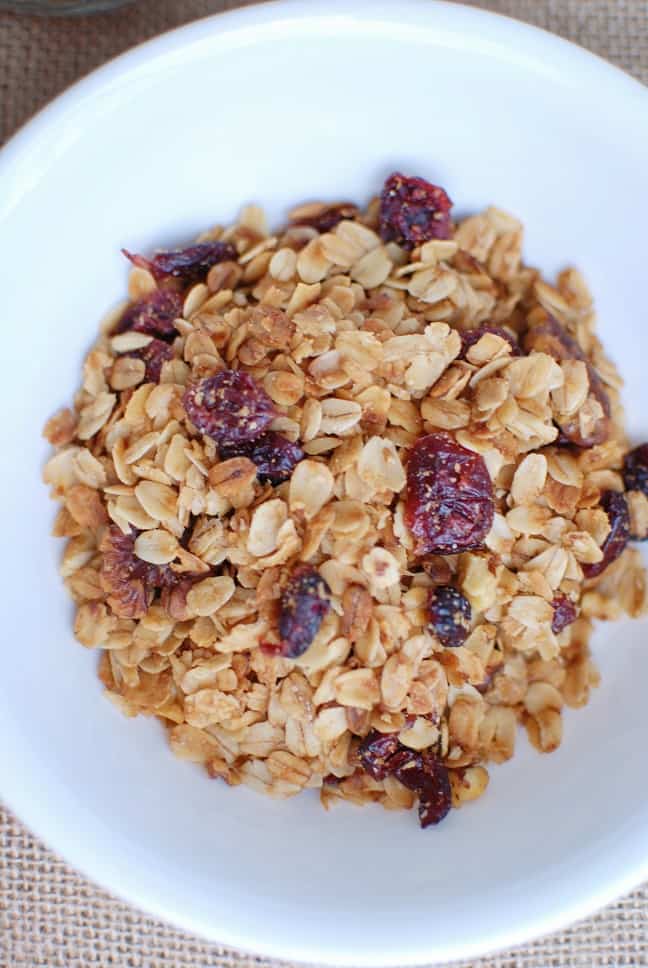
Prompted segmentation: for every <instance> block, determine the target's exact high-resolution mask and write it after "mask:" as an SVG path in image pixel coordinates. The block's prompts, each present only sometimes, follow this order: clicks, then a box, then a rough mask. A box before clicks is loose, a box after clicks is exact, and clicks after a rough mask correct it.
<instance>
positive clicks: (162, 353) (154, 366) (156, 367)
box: [125, 339, 173, 383]
mask: <svg viewBox="0 0 648 968" xmlns="http://www.w3.org/2000/svg"><path fill="white" fill-rule="evenodd" d="M125 355H126V356H131V357H134V358H135V359H136V360H143V361H144V364H145V366H146V370H145V372H144V379H145V381H146V382H147V383H159V382H160V375H161V373H162V364H163V363H166V361H167V360H172V359H173V347H172V346H169V344H168V343H164V342H163V341H162V340H161V339H152V340H151V342H150V343H147V344H146V346H142V347H141V348H140V349H138V350H133V351H132V352H131V353H126V354H125Z"/></svg>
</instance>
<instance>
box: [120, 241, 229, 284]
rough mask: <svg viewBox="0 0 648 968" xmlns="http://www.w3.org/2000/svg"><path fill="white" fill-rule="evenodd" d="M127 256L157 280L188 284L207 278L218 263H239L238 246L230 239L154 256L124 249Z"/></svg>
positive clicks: (201, 243) (159, 253) (203, 243)
mask: <svg viewBox="0 0 648 968" xmlns="http://www.w3.org/2000/svg"><path fill="white" fill-rule="evenodd" d="M122 252H123V253H124V255H125V256H126V258H127V259H130V261H131V262H132V263H133V265H135V266H139V268H140V269H148V271H149V272H150V273H152V274H153V275H154V276H155V278H156V279H168V278H173V279H180V280H181V281H182V282H183V283H184V284H185V285H190V284H191V283H194V282H198V281H199V280H200V279H204V277H205V276H206V275H207V273H208V272H209V270H210V269H211V267H212V266H215V265H216V263H218V262H236V260H237V258H238V256H237V252H236V249H235V248H234V246H233V245H232V244H231V243H230V242H199V243H198V244H197V245H190V246H189V247H188V248H186V249H173V250H172V251H170V252H157V253H156V254H155V255H154V256H153V258H152V259H147V258H146V257H145V256H143V255H134V254H133V253H132V252H129V251H128V250H127V249H122Z"/></svg>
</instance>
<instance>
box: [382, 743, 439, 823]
mask: <svg viewBox="0 0 648 968" xmlns="http://www.w3.org/2000/svg"><path fill="white" fill-rule="evenodd" d="M395 776H396V779H397V780H400V782H401V783H402V784H403V786H406V787H407V789H408V790H412V792H413V793H416V794H418V798H419V805H418V815H419V821H420V824H421V827H423V828H425V827H429V826H431V825H432V824H438V823H440V822H441V821H442V820H443V818H444V817H446V816H447V815H448V813H449V812H450V807H451V806H452V791H451V788H450V776H449V774H448V770H447V767H445V766H444V765H443V763H440V762H439V760H438V759H437V758H436V756H434V755H433V754H432V753H428V752H424V753H418V754H416V755H414V756H412V757H410V759H409V761H408V762H407V763H405V764H404V765H402V766H400V767H399V768H398V769H397V770H396V773H395Z"/></svg>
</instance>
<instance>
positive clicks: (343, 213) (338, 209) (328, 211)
mask: <svg viewBox="0 0 648 968" xmlns="http://www.w3.org/2000/svg"><path fill="white" fill-rule="evenodd" d="M357 214H358V206H357V205H354V204H353V202H338V203H337V205H327V206H326V208H324V209H322V210H321V211H320V212H319V213H318V214H317V215H313V216H304V217H303V218H296V219H294V221H293V222H292V223H291V224H292V225H310V226H311V228H314V229H317V231H318V232H330V231H331V229H334V228H335V226H336V225H338V223H339V222H342V221H343V220H344V219H352V218H355V217H356V215H357Z"/></svg>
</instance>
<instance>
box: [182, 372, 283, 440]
mask: <svg viewBox="0 0 648 968" xmlns="http://www.w3.org/2000/svg"><path fill="white" fill-rule="evenodd" d="M182 402H183V404H184V408H185V410H186V411H187V416H188V417H189V419H190V420H191V422H192V424H193V425H194V426H195V427H196V429H197V430H199V431H200V433H201V434H207V436H208V437H213V439H214V440H215V441H217V442H218V443H219V444H238V443H240V442H241V441H246V440H254V438H255V437H259V436H260V435H261V434H262V433H263V432H264V430H266V428H267V426H268V424H269V423H271V422H272V420H273V419H274V416H275V410H274V405H273V403H272V400H271V399H270V397H269V396H268V394H267V393H266V392H265V390H264V389H263V388H262V387H260V386H259V384H258V383H256V382H255V380H253V379H252V377H251V376H250V375H249V374H248V373H243V372H242V371H241V370H221V372H220V373H216V374H215V376H208V377H206V378H205V379H204V380H200V381H199V382H198V383H194V384H193V385H192V386H190V387H188V389H187V390H185V393H184V396H183V398H182Z"/></svg>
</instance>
